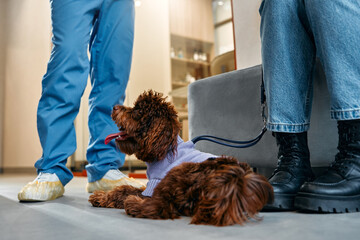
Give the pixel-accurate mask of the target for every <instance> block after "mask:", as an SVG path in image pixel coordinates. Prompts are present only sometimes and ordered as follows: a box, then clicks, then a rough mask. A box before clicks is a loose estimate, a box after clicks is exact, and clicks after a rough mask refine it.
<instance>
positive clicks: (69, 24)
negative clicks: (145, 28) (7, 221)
mask: <svg viewBox="0 0 360 240" xmlns="http://www.w3.org/2000/svg"><path fill="white" fill-rule="evenodd" d="M50 4H51V20H52V32H53V37H52V43H53V49H52V52H51V57H50V61H49V63H48V67H47V72H46V74H45V75H44V77H43V80H42V94H41V98H40V101H39V106H38V112H37V125H38V134H39V138H40V142H41V146H42V149H43V154H42V156H41V158H40V159H39V160H38V161H37V162H36V164H35V167H36V169H37V172H38V176H37V178H36V179H35V180H34V181H33V182H30V183H29V184H27V185H26V186H25V187H24V188H23V189H22V190H21V191H20V193H19V194H18V198H19V200H21V201H46V200H52V199H56V198H58V197H60V196H62V195H63V193H64V186H65V185H66V184H67V183H68V182H69V181H70V180H71V179H72V178H73V175H72V173H71V171H70V170H69V169H68V168H67V167H66V166H65V164H66V162H67V159H68V157H69V156H71V155H72V154H73V153H74V151H75V149H76V137H75V128H74V120H75V118H76V116H77V114H78V112H79V107H80V100H81V97H82V95H83V92H84V90H85V87H86V85H87V80H88V76H89V74H90V80H91V87H92V89H91V93H90V96H89V119H88V123H89V133H90V139H89V146H88V149H87V160H88V165H87V166H86V170H87V175H88V181H89V183H88V185H87V191H88V192H93V191H94V190H107V189H111V188H113V187H114V186H117V185H122V184H131V185H135V186H142V184H141V183H139V182H137V181H135V180H134V179H131V178H127V177H126V176H125V175H124V174H123V173H121V172H120V171H119V170H118V168H119V167H120V166H122V165H123V163H124V161H125V155H124V154H123V153H120V152H119V151H118V150H116V147H115V144H114V142H111V143H110V144H108V145H105V144H104V140H105V138H106V136H107V135H108V134H110V133H113V132H116V131H117V130H118V127H117V126H116V125H115V123H114V122H113V121H112V119H111V111H112V107H113V106H114V105H116V104H123V101H124V98H125V89H126V86H127V82H128V79H129V74H130V67H131V60H132V49H133V40H134V15H135V13H134V1H133V0H50ZM88 50H89V53H90V59H89V57H88Z"/></svg>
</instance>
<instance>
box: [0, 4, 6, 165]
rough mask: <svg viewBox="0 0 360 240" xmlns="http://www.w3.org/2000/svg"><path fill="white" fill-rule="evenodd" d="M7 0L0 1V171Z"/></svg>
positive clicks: (1, 161)
mask: <svg viewBox="0 0 360 240" xmlns="http://www.w3.org/2000/svg"><path fill="white" fill-rule="evenodd" d="M6 4H7V1H0V172H1V169H2V167H3V117H4V114H3V112H4V87H5V49H6V48H5V43H6V37H5V36H6V35H5V32H6V31H5V26H6V25H5V18H6V15H5V14H6V11H5V10H6Z"/></svg>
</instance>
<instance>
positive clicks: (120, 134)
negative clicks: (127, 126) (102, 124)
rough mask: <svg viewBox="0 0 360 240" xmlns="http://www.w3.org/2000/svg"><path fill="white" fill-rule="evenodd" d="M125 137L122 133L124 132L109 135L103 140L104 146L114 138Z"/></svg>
mask: <svg viewBox="0 0 360 240" xmlns="http://www.w3.org/2000/svg"><path fill="white" fill-rule="evenodd" d="M125 135H126V133H124V132H119V133H113V134H110V135H109V136H107V137H106V138H105V144H108V143H109V142H111V140H113V139H115V138H122V137H124V136H125Z"/></svg>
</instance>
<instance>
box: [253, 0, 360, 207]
mask: <svg viewBox="0 0 360 240" xmlns="http://www.w3.org/2000/svg"><path fill="white" fill-rule="evenodd" d="M260 14H261V28H260V33H261V41H262V60H263V70H264V82H265V90H266V95H267V101H268V122H267V128H268V129H269V130H270V131H273V133H274V136H275V138H276V142H277V145H278V146H279V154H278V157H279V159H278V166H277V168H276V169H275V171H274V173H273V174H272V176H271V177H270V179H269V181H270V183H271V184H272V186H273V188H274V195H275V199H274V203H273V204H271V205H268V206H267V207H268V208H272V209H281V210H284V209H286V210H295V209H301V210H303V211H315V212H317V211H320V212H321V211H322V212H356V211H359V209H360V95H359V94H360V64H359V63H360V48H359V44H360V31H359V26H360V1H359V0H331V1H326V0H263V1H262V3H261V6H260ZM316 58H318V59H319V60H320V62H321V64H322V66H323V69H324V72H325V75H326V80H327V85H328V88H329V94H330V97H331V103H330V104H331V117H332V119H334V120H336V121H337V123H338V133H339V144H338V150H339V151H338V153H337V154H336V156H335V157H334V159H333V162H332V164H331V166H330V167H329V168H328V169H327V171H326V172H325V173H324V174H322V175H321V176H318V177H317V178H315V176H314V174H313V172H312V169H311V165H310V153H309V149H308V143H307V131H308V129H309V122H310V114H311V103H312V86H313V79H312V76H313V70H314V66H315V60H316Z"/></svg>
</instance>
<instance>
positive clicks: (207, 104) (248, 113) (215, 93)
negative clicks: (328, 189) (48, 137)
mask: <svg viewBox="0 0 360 240" xmlns="http://www.w3.org/2000/svg"><path fill="white" fill-rule="evenodd" d="M261 71H262V70H261V66H260V65H258V66H255V67H251V68H248V69H243V70H236V71H232V72H228V73H224V74H220V75H216V76H212V77H208V78H205V79H202V80H198V81H196V82H194V83H192V84H190V86H189V90H188V91H189V92H188V105H189V136H190V139H192V138H194V137H196V136H199V135H203V134H209V135H215V136H218V137H224V138H228V139H233V140H248V139H252V138H254V137H255V136H256V135H257V134H258V133H260V131H261V128H262V127H263V122H262V118H261V103H260V92H261V91H260V86H261ZM308 138H309V148H310V157H311V164H312V167H313V168H314V167H315V168H317V167H326V166H328V165H329V163H330V162H331V161H333V160H334V155H335V154H336V147H337V142H338V136H337V127H336V121H334V120H331V119H330V103H329V94H328V91H327V85H326V79H325V75H324V72H323V70H322V68H321V66H320V64H317V67H316V70H315V72H314V101H313V107H312V117H311V125H310V130H309V133H308ZM195 146H196V148H197V149H199V150H201V151H205V152H210V153H213V154H216V155H228V156H234V157H236V158H237V159H239V160H240V161H243V162H247V163H249V164H250V165H251V166H252V167H253V168H256V169H258V171H259V172H260V173H262V174H264V175H269V174H270V173H271V171H272V170H273V169H274V168H275V167H276V163H277V146H276V143H275V138H274V137H273V136H272V135H271V132H269V131H268V132H266V133H265V135H264V137H263V138H262V140H261V141H260V142H259V143H258V144H257V145H255V146H253V147H250V148H247V149H236V148H230V147H225V146H221V145H218V144H215V143H212V142H207V141H200V142H198V143H196V145H195ZM315 172H316V170H315Z"/></svg>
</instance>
